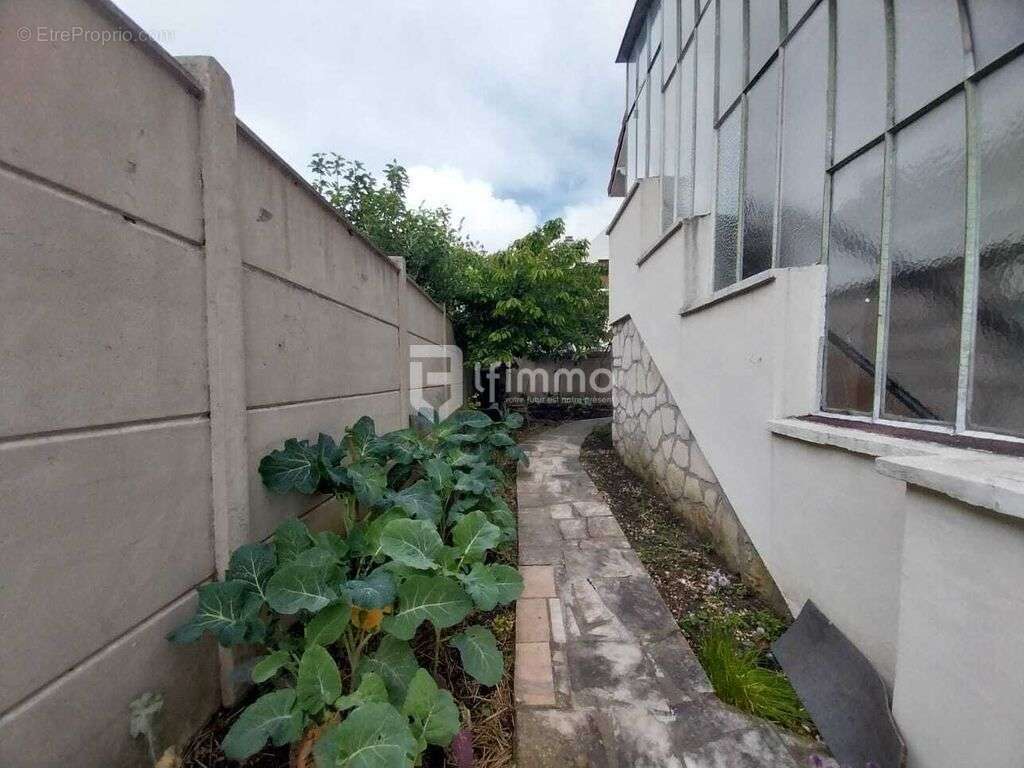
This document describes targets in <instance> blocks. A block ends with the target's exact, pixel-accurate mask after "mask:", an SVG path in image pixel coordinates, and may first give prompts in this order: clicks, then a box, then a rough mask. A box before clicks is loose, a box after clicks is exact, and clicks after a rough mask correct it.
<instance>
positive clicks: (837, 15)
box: [607, 0, 1024, 768]
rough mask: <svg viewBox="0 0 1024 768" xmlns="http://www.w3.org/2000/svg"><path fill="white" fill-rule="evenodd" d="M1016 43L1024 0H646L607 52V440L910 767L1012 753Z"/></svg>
mask: <svg viewBox="0 0 1024 768" xmlns="http://www.w3.org/2000/svg"><path fill="white" fill-rule="evenodd" d="M1022 51H1024V4H1020V3H1016V2H993V1H992V0H959V1H958V0H941V1H940V0H929V1H927V2H911V1H910V0H895V2H883V0H817V1H815V0H788V1H787V0H781V2H778V3H775V2H758V1H757V0H660V2H659V1H658V0H654V1H653V2H651V1H650V0H638V1H637V3H636V5H635V7H634V9H633V12H632V15H631V17H630V19H629V22H628V25H627V28H626V30H625V34H624V38H623V41H622V45H621V48H620V50H619V52H618V60H619V61H620V62H621V63H624V64H625V70H626V72H625V74H626V80H627V84H626V87H625V108H624V113H623V114H624V117H623V122H622V129H621V132H620V138H619V142H618V145H617V147H616V148H615V156H614V162H613V168H612V172H611V178H610V181H609V194H610V195H612V196H613V197H621V198H622V203H621V206H620V208H619V210H618V212H617V213H616V214H615V216H614V217H613V219H612V220H611V222H610V223H609V226H608V228H607V234H608V236H609V271H610V317H611V320H612V324H613V329H614V332H615V333H614V342H613V356H614V361H615V370H616V374H615V392H614V397H615V417H614V422H613V436H614V439H615V441H616V445H617V446H618V448H619V450H620V452H621V453H622V454H623V456H624V457H625V459H626V461H627V462H628V463H629V464H630V465H631V466H633V467H634V468H635V469H637V470H639V471H641V472H644V473H647V474H649V475H650V476H652V477H653V478H655V479H656V480H657V481H658V482H659V483H661V484H662V485H663V487H664V488H665V489H666V491H667V492H668V493H669V494H670V496H671V497H672V498H673V499H675V500H678V501H679V502H680V506H681V508H682V507H683V506H685V507H686V508H687V509H690V510H691V512H690V513H689V514H690V516H691V518H694V517H696V518H699V519H692V522H694V524H696V525H697V526H698V527H700V528H703V529H704V530H705V531H706V532H707V533H708V534H709V535H711V536H712V537H714V539H715V540H716V542H717V543H718V544H719V548H720V549H721V550H722V551H723V552H724V553H725V554H726V556H727V558H728V559H729V560H730V563H731V564H733V565H734V566H735V567H736V568H737V569H738V570H740V571H742V572H743V573H744V574H745V575H746V576H747V577H748V578H749V579H750V580H751V581H752V582H753V583H754V584H755V585H756V586H758V587H759V588H760V589H761V590H762V591H763V592H765V593H766V594H768V595H769V597H772V598H774V599H775V600H777V601H778V602H780V603H784V604H785V605H786V606H787V607H788V608H789V609H790V610H791V611H792V612H793V613H794V614H795V613H797V612H798V611H799V610H800V608H801V607H802V606H803V604H804V603H805V601H807V600H813V601H814V602H815V603H816V604H817V605H818V606H819V607H820V608H821V609H822V611H824V612H825V614H826V615H827V616H828V617H829V619H831V620H832V621H833V622H834V623H835V624H836V625H837V626H838V627H839V628H840V629H841V630H842V631H843V633H845V634H846V636H847V637H848V638H849V639H850V640H851V641H852V642H853V643H854V644H855V645H856V646H857V647H858V648H859V649H860V650H861V651H862V652H863V653H864V654H865V656H866V657H867V658H868V659H869V660H870V662H871V663H872V665H873V666H874V667H875V669H876V670H877V671H878V673H879V675H880V676H881V677H882V679H883V680H884V681H885V683H886V685H887V686H888V688H889V690H890V691H891V695H892V707H893V713H894V716H895V719H896V722H897V724H898V725H899V727H900V729H901V732H902V734H903V736H904V738H905V739H906V742H907V746H908V764H909V765H910V766H912V768H964V767H965V766H982V765H984V766H986V767H988V768H1019V767H1020V766H1021V765H1022V764H1024V763H1022V761H1024V757H1022V755H1024V588H1022V584H1024V439H1022V438H1024V277H1022V275H1024V223H1022V222H1024V87H1022V85H1021V83H1024V55H1022ZM695 501H699V502H702V503H703V507H702V509H703V510H704V511H702V512H698V513H694V512H692V510H693V508H694V506H693V504H692V502H695ZM683 502H691V503H690V504H688V505H684V504H683Z"/></svg>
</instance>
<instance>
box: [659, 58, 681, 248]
mask: <svg viewBox="0 0 1024 768" xmlns="http://www.w3.org/2000/svg"><path fill="white" fill-rule="evenodd" d="M678 160H679V72H678V71H677V72H676V74H675V76H674V77H673V78H672V79H671V80H670V81H669V84H668V88H667V89H666V90H665V160H664V163H663V164H662V167H661V231H662V232H664V231H665V230H666V229H668V228H669V227H670V226H672V222H673V220H674V219H675V217H676V169H677V163H678Z"/></svg>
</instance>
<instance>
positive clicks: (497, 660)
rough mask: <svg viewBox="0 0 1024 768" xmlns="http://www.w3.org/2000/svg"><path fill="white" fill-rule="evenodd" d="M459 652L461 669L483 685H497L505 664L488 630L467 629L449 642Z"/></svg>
mask: <svg viewBox="0 0 1024 768" xmlns="http://www.w3.org/2000/svg"><path fill="white" fill-rule="evenodd" d="M449 645H451V646H453V647H454V648H457V649H458V650H459V656H460V657H461V658H462V667H463V669H465V670H466V672H467V673H468V674H469V675H471V676H472V677H474V678H475V679H476V680H477V681H478V682H480V683H482V684H483V685H497V684H498V682H499V681H500V680H501V675H502V672H503V671H504V667H505V662H504V659H502V658H501V651H499V650H498V643H497V642H496V641H495V639H494V635H492V634H491V631H490V630H489V629H485V628H484V627H478V626H473V627H467V628H466V630H465V631H464V632H460V633H459V634H457V635H456V636H455V637H453V638H452V639H451V640H450V641H449Z"/></svg>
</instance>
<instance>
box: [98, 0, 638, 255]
mask: <svg viewBox="0 0 1024 768" xmlns="http://www.w3.org/2000/svg"><path fill="white" fill-rule="evenodd" d="M116 2H117V4H118V5H119V6H120V7H121V9H122V10H123V11H125V13H127V14H128V15H129V16H130V17H131V18H133V19H134V20H135V21H136V22H137V23H138V24H139V25H140V26H142V28H143V29H145V30H147V31H148V32H150V33H152V34H153V35H154V37H156V38H157V39H158V40H159V41H160V43H161V44H162V45H163V47H164V48H166V49H167V50H168V51H170V52H171V53H172V54H174V55H209V56H213V57H215V58H216V59H217V60H218V61H219V62H220V63H221V65H222V66H223V67H224V68H225V69H226V70H227V71H228V73H229V74H230V75H231V78H232V82H233V84H234V89H235V105H236V112H237V113H238V116H239V117H240V118H241V119H242V120H243V121H244V122H245V123H247V124H248V125H249V126H250V127H251V128H253V129H254V130H255V131H256V133H258V134H259V135H260V136H261V137H262V138H263V140H264V141H266V142H267V143H268V144H269V145H270V146H272V147H273V148H274V149H275V150H276V151H277V152H278V153H279V154H281V155H282V156H283V157H284V158H285V159H286V160H287V161H288V162H289V163H290V164H291V165H292V166H294V167H295V168H296V169H297V170H299V171H300V172H302V173H303V174H304V175H306V176H307V177H308V175H309V172H308V168H307V166H308V163H309V158H310V156H311V155H312V154H313V153H314V152H317V151H332V152H338V153H339V154H341V155H343V156H344V157H348V158H351V159H355V160H361V161H362V162H363V163H365V164H366V166H367V167H368V168H369V169H371V170H372V171H374V172H380V170H381V169H382V168H383V166H384V164H385V163H386V162H389V161H390V160H392V159H397V160H398V162H400V163H401V164H402V165H404V166H405V167H406V168H407V169H408V171H409V177H410V186H409V195H408V198H409V201H410V202H411V203H412V204H413V205H416V204H419V203H420V202H421V201H422V202H425V203H427V204H428V205H431V206H436V205H447V206H448V207H449V208H451V209H452V212H453V214H454V218H455V220H456V221H458V220H460V219H461V220H462V221H463V230H464V231H465V232H466V234H468V235H469V236H470V237H471V238H472V239H474V240H475V241H477V242H479V243H482V244H483V245H484V246H485V247H486V248H488V249H491V250H493V249H497V248H500V247H503V246H505V245H507V244H508V243H509V242H511V241H512V240H513V239H515V238H517V237H519V236H521V235H523V234H525V233H526V232H527V231H529V230H530V229H531V228H533V227H534V226H536V225H538V224H540V223H542V222H543V221H545V220H547V219H549V218H552V217H555V216H561V217H563V218H564V219H565V221H566V227H567V230H568V232H569V234H571V235H573V236H576V237H587V238H589V237H591V236H593V235H595V234H597V233H598V232H599V231H600V230H602V229H603V228H604V226H606V225H607V223H608V221H609V219H610V218H611V215H612V213H613V212H614V211H615V208H616V207H617V203H618V201H616V200H611V199H609V198H608V197H607V196H606V192H605V188H606V184H607V181H608V174H609V170H610V167H611V161H612V153H613V152H614V149H615V141H616V138H617V135H618V128H619V123H620V120H621V117H622V109H623V106H624V100H625V72H624V69H623V66H624V65H618V64H615V63H614V59H615V54H616V52H617V50H618V45H619V41H620V39H621V36H622V32H623V30H624V28H625V25H626V21H627V19H628V16H629V12H630V10H631V9H632V5H633V3H632V0H360V1H359V2H356V1H355V0H302V1H301V2H280V0H275V2H268V1H267V0H246V1H245V2H242V1H241V0H174V2H168V0H116Z"/></svg>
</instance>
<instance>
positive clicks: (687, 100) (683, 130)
mask: <svg viewBox="0 0 1024 768" xmlns="http://www.w3.org/2000/svg"><path fill="white" fill-rule="evenodd" d="M694 58H695V54H694V51H693V49H692V48H690V49H689V50H688V51H687V52H686V55H685V56H683V60H682V61H681V62H679V75H678V77H677V78H676V79H678V80H679V93H680V100H679V173H678V176H677V177H676V215H677V216H679V217H680V218H686V217H688V216H691V215H692V214H693V78H694V72H693V62H694ZM708 154H709V155H710V154H711V151H710V150H708Z"/></svg>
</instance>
